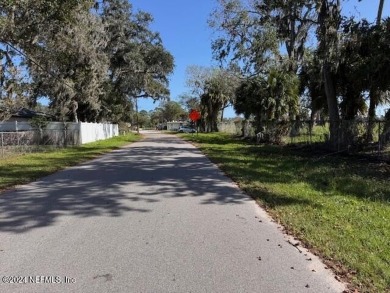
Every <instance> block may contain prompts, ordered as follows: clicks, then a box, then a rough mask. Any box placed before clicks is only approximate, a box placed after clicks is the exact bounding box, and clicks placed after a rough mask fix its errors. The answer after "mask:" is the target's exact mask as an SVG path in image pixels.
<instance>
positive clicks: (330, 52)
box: [317, 0, 341, 149]
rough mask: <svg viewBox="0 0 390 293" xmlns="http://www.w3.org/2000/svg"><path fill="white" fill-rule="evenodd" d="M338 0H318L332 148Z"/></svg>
mask: <svg viewBox="0 0 390 293" xmlns="http://www.w3.org/2000/svg"><path fill="white" fill-rule="evenodd" d="M340 10H341V6H340V0H319V1H318V11H319V13H318V28H317V37H318V40H319V47H318V53H319V56H320V60H321V63H322V65H321V70H322V78H323V81H324V89H325V95H326V99H327V105H328V114H329V120H330V121H329V125H330V126H329V130H330V143H331V146H332V148H333V149H337V147H338V143H339V141H338V138H339V122H340V115H339V108H338V102H337V92H336V80H335V76H336V74H335V73H336V71H337V67H338V65H339V56H338V45H339V43H338V30H339V28H340V23H341V15H340Z"/></svg>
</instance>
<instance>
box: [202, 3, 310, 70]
mask: <svg viewBox="0 0 390 293" xmlns="http://www.w3.org/2000/svg"><path fill="white" fill-rule="evenodd" d="M218 4H219V6H218V8H217V9H216V10H215V11H214V12H213V14H212V16H211V19H210V21H209V24H210V26H211V27H213V28H214V29H216V30H217V31H220V32H221V33H220V37H219V38H217V39H216V40H215V41H214V42H213V49H214V52H215V54H216V55H215V56H216V59H217V60H224V59H226V58H231V59H232V60H233V61H237V60H239V61H242V63H243V64H244V71H245V72H248V73H250V74H258V73H261V72H264V70H266V67H267V63H269V62H271V63H274V61H275V60H276V61H277V60H278V59H279V58H280V56H281V55H283V54H282V52H281V51H280V47H279V43H284V45H285V50H286V52H287V55H288V71H290V72H294V73H296V72H297V70H298V66H299V64H300V62H301V61H302V58H303V56H304V51H305V46H306V39H307V37H308V34H309V31H310V29H311V27H312V26H313V25H314V23H315V1H313V0H299V1H296V0H287V1H274V0H272V1H271V0H260V1H248V0H247V1H241V0H219V1H218ZM273 66H274V64H273Z"/></svg>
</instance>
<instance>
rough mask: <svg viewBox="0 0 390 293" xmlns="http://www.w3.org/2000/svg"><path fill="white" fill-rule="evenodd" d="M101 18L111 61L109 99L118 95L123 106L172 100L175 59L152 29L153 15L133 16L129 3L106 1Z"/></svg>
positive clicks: (141, 14) (142, 13) (139, 14)
mask: <svg viewBox="0 0 390 293" xmlns="http://www.w3.org/2000/svg"><path fill="white" fill-rule="evenodd" d="M102 18H103V23H104V24H105V28H106V29H105V30H106V34H107V35H108V38H109V40H108V43H107V46H106V48H105V51H106V53H107V54H108V56H109V58H110V68H109V72H110V76H109V83H110V85H109V86H107V87H108V89H109V90H110V91H111V93H110V92H108V93H107V95H108V96H113V95H115V96H117V97H118V98H117V101H118V102H119V103H120V104H126V103H127V101H129V100H131V99H134V98H142V97H145V98H146V97H151V98H153V99H155V100H157V99H161V98H163V99H164V98H168V97H169V90H168V75H169V74H170V73H171V72H172V70H173V66H174V64H173V57H172V55H171V54H170V53H169V52H168V51H166V50H165V48H164V47H163V44H162V41H161V38H160V37H159V35H158V34H157V33H155V32H152V31H151V30H150V28H149V25H150V23H151V22H152V21H153V18H152V16H151V15H150V14H148V13H145V12H139V13H137V14H133V12H132V9H131V5H130V4H129V2H128V1H126V0H109V1H104V5H103V8H102Z"/></svg>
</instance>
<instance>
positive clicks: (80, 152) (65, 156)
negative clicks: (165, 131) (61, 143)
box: [0, 134, 141, 190]
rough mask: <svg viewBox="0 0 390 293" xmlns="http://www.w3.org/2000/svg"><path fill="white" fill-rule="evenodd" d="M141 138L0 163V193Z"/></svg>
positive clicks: (120, 138)
mask: <svg viewBox="0 0 390 293" xmlns="http://www.w3.org/2000/svg"><path fill="white" fill-rule="evenodd" d="M140 138H141V136H139V135H135V134H128V135H124V136H117V137H114V138H111V139H107V140H101V141H97V142H93V143H88V144H84V145H81V146H78V147H68V148H64V149H55V150H49V151H43V152H39V153H32V154H25V155H18V156H12V157H7V158H3V159H0V190H4V189H6V188H9V187H11V186H14V185H17V184H23V183H27V182H31V181H34V180H36V179H37V178H39V177H42V176H45V175H48V174H51V173H54V172H56V171H58V170H61V169H64V168H66V167H69V166H73V165H76V164H78V163H81V162H84V161H87V160H90V159H93V158H96V157H98V156H100V155H102V154H104V153H107V152H110V151H112V150H114V149H118V148H120V147H122V146H124V145H127V144H129V143H132V142H135V141H137V140H139V139H140Z"/></svg>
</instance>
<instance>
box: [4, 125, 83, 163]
mask: <svg viewBox="0 0 390 293" xmlns="http://www.w3.org/2000/svg"><path fill="white" fill-rule="evenodd" d="M79 137H80V136H79V130H77V129H71V130H68V129H66V128H65V129H50V130H39V129H33V130H26V131H6V132H0V154H1V157H2V158H5V157H7V156H11V155H15V154H24V153H31V152H40V151H45V150H49V149H54V148H63V147H66V146H71V145H78V144H79Z"/></svg>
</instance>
